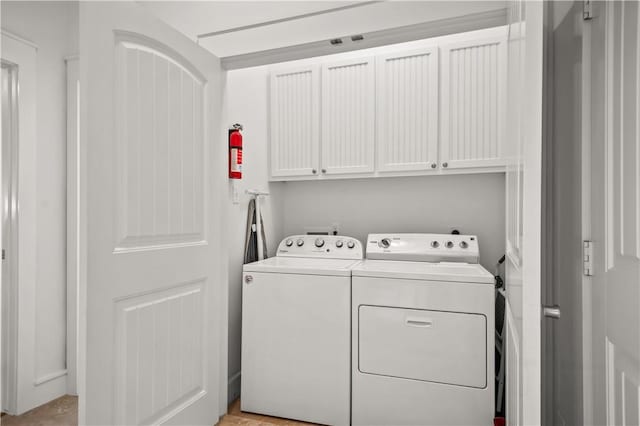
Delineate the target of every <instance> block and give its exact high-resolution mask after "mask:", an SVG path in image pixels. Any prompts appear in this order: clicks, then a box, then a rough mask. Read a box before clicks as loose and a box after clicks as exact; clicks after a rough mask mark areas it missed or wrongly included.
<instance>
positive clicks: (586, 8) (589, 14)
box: [582, 0, 593, 21]
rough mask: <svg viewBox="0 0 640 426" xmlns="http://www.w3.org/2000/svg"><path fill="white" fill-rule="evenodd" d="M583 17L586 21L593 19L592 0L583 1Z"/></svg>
mask: <svg viewBox="0 0 640 426" xmlns="http://www.w3.org/2000/svg"><path fill="white" fill-rule="evenodd" d="M582 19H584V20H585V21H589V20H591V19H593V6H592V5H591V0H583V1H582Z"/></svg>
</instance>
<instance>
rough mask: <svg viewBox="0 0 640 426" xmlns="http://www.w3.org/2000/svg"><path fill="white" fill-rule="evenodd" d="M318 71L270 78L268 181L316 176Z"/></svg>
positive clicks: (287, 72)
mask: <svg viewBox="0 0 640 426" xmlns="http://www.w3.org/2000/svg"><path fill="white" fill-rule="evenodd" d="M319 107H320V98H319V67H318V66H309V67H303V68H295V69H286V70H282V71H275V72H273V73H272V74H271V111H270V115H271V141H270V156H271V177H272V178H278V177H288V176H314V175H316V174H317V173H318V163H319V161H318V160H319V157H318V156H319V139H320V126H319V122H320V110H319Z"/></svg>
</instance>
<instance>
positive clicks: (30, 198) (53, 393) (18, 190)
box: [1, 30, 67, 414]
mask: <svg viewBox="0 0 640 426" xmlns="http://www.w3.org/2000/svg"><path fill="white" fill-rule="evenodd" d="M1 33H2V59H3V61H5V62H9V63H12V64H15V65H16V66H17V67H18V85H19V90H20V95H19V100H18V105H17V107H18V108H17V109H18V117H19V120H18V123H17V127H16V131H17V138H14V143H15V145H16V146H15V148H16V149H15V151H14V152H15V164H14V166H15V167H14V171H13V172H12V173H13V180H14V182H13V185H15V196H16V200H15V202H16V205H15V206H16V207H15V208H16V209H17V210H18V214H17V215H16V216H15V217H14V218H13V219H12V222H11V223H12V225H11V227H12V230H11V231H12V233H13V238H12V239H13V242H14V251H13V253H11V252H8V253H7V259H8V262H7V263H10V265H11V267H12V268H13V272H12V275H13V276H15V279H14V280H12V282H11V283H3V285H7V286H8V291H9V294H11V298H12V300H13V301H14V306H16V305H17V304H18V303H19V309H17V310H15V312H11V313H10V315H9V316H8V317H7V318H5V320H6V324H3V327H4V328H5V329H6V330H11V331H10V332H11V333H12V334H13V340H12V342H13V343H12V345H11V346H10V347H8V348H4V354H5V356H6V358H7V360H6V362H7V365H8V369H9V371H10V373H9V377H10V378H11V379H10V380H9V381H8V382H7V385H8V386H7V388H5V389H3V391H5V393H6V395H5V400H7V404H8V405H7V406H6V407H3V408H4V409H6V410H7V412H9V413H10V414H21V413H22V412H24V411H27V410H29V409H31V408H34V407H36V406H38V405H41V404H42V403H45V402H47V401H50V400H52V399H54V398H56V397H58V396H59V395H60V392H61V388H62V389H64V386H65V385H66V383H63V384H61V381H66V377H65V376H66V373H67V372H66V370H65V369H63V370H60V371H54V372H52V373H49V374H45V375H43V376H37V374H38V372H37V369H36V365H35V354H36V347H37V334H36V305H35V294H36V270H37V263H36V262H37V260H36V258H35V256H32V255H31V254H32V253H35V251H36V246H37V243H36V218H37V204H36V202H37V200H36V194H37V187H36V175H35V173H33V171H34V170H36V154H37V128H36V127H37V108H36V105H37V53H38V46H37V45H35V44H34V43H32V42H30V41H28V40H25V39H23V38H21V37H19V36H17V35H15V34H13V33H10V32H8V31H5V30H2V32H1ZM62 392H64V390H62Z"/></svg>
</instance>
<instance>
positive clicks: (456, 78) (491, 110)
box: [440, 28, 507, 168]
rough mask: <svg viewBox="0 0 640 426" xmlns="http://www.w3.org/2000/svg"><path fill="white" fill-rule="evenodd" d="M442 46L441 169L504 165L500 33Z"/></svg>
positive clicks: (502, 47)
mask: <svg viewBox="0 0 640 426" xmlns="http://www.w3.org/2000/svg"><path fill="white" fill-rule="evenodd" d="M485 32H486V33H488V34H486V36H485V37H483V38H480V39H479V38H478V37H477V36H476V37H475V38H474V39H472V40H465V41H460V42H457V43H455V44H450V45H447V46H444V47H442V98H441V99H442V100H441V102H442V143H441V144H440V146H441V149H442V152H441V155H440V159H441V166H442V167H444V168H464V167H483V166H485V167H491V166H501V165H504V159H503V146H502V145H503V140H504V134H503V132H504V126H505V123H504V114H505V111H504V105H505V102H504V99H505V95H506V93H505V84H504V82H505V78H504V76H505V70H506V44H507V43H506V35H505V34H504V28H497V29H491V30H486V31H485Z"/></svg>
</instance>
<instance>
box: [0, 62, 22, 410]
mask: <svg viewBox="0 0 640 426" xmlns="http://www.w3.org/2000/svg"><path fill="white" fill-rule="evenodd" d="M1 61H2V68H9V69H10V71H9V72H10V73H11V74H10V77H9V78H11V80H12V82H11V90H12V92H13V93H12V95H13V96H15V95H16V92H17V84H18V71H19V65H18V64H15V63H12V62H9V61H7V60H5V59H2V60H1ZM11 104H12V105H11V109H12V110H13V111H12V112H13V114H12V117H11V124H9V126H10V131H11V138H10V140H8V141H4V140H3V141H2V147H1V149H0V158H1V159H2V164H1V166H0V168H1V170H2V178H3V179H4V173H5V168H6V167H7V168H8V169H9V174H8V179H9V182H8V185H7V186H8V189H9V194H8V198H9V200H8V203H9V205H17V203H18V193H17V190H18V173H17V171H18V155H17V154H18V152H17V150H18V135H19V129H18V125H19V121H18V116H19V104H18V102H17V100H16V99H15V98H14V99H12V101H11ZM3 125H5V124H4V123H3ZM5 144H7V145H8V147H7V151H8V153H9V158H7V157H6V156H5V155H4V154H5V152H4V151H5V146H4V145H5ZM2 185H3V186H4V182H3V183H2ZM4 202H5V200H4V194H3V196H2V203H4ZM8 216H9V219H8V227H5V226H4V221H3V223H2V232H1V234H0V236H1V237H2V241H3V244H2V245H3V251H4V250H5V249H6V251H7V252H9V253H17V250H16V249H17V247H18V241H17V240H18V216H17V215H16V214H14V212H13V209H11V208H10V209H9V212H8ZM5 236H6V237H7V238H8V245H7V246H6V247H4V237H5ZM2 268H3V271H2V274H0V282H2V289H3V291H2V293H3V294H4V293H5V291H6V297H7V300H5V301H3V304H2V310H4V309H5V308H6V309H7V310H8V312H4V311H3V312H2V316H1V317H0V321H2V319H5V322H4V323H3V324H2V333H3V335H4V336H6V340H5V339H2V343H4V344H6V345H7V347H4V348H2V353H1V354H0V357H4V358H5V359H6V370H5V369H3V371H2V376H3V381H2V386H1V388H0V389H1V393H2V396H3V399H2V400H1V405H2V407H1V408H2V411H7V412H12V411H13V412H15V411H16V404H17V358H18V350H17V349H18V344H17V343H18V333H17V331H18V312H17V310H16V309H14V308H15V307H16V306H17V302H18V286H17V285H16V280H17V271H18V256H17V255H16V256H13V255H12V256H9V257H8V258H7V259H6V262H5V261H4V259H2ZM5 268H6V275H7V276H8V277H10V279H9V280H8V281H7V282H4V281H2V278H3V276H4V275H5V271H4V269H5ZM5 289H6V290H5ZM0 297H1V295H0ZM0 346H1V343H0Z"/></svg>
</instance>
